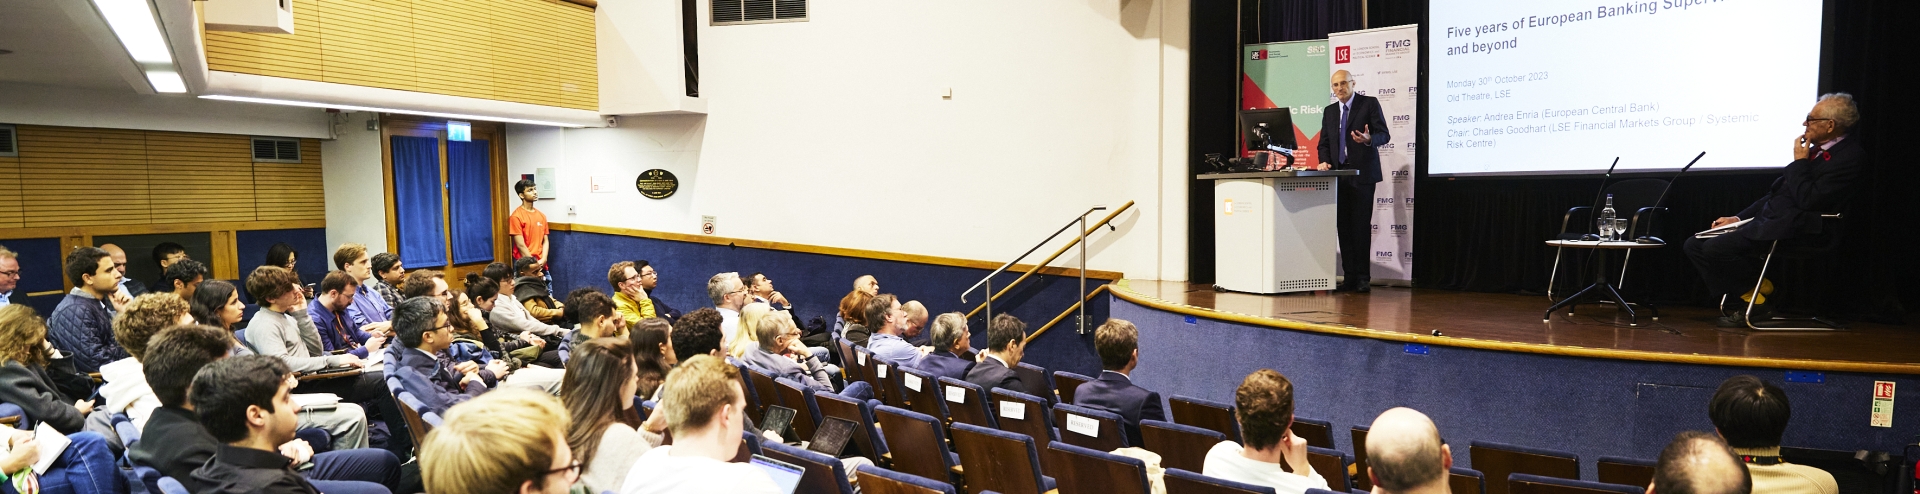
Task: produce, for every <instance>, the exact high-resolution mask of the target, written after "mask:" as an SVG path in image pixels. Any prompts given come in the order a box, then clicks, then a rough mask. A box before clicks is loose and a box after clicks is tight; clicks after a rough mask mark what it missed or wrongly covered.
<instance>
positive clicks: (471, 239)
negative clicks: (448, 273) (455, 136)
mask: <svg viewBox="0 0 1920 494" xmlns="http://www.w3.org/2000/svg"><path fill="white" fill-rule="evenodd" d="M491 156H492V149H490V148H488V147H487V141H478V140H476V141H472V142H448V143H447V187H448V190H447V197H449V198H451V199H452V202H453V204H452V206H453V207H452V208H451V212H452V213H453V263H454V264H465V263H470V262H486V261H492V260H493V225H494V218H493V200H492V194H493V192H494V189H493V174H492V169H493V164H492V162H491V160H490V159H488V158H490V157H491Z"/></svg>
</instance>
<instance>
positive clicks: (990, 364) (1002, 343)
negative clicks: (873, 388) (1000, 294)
mask: <svg viewBox="0 0 1920 494" xmlns="http://www.w3.org/2000/svg"><path fill="white" fill-rule="evenodd" d="M869 317H871V316H869ZM1026 339H1027V323H1024V322H1020V319H1019V318H1016V317H1013V316H1012V315H1010V314H1000V315H997V316H993V321H991V322H988V323H987V351H986V356H985V357H982V358H981V359H980V362H979V363H977V364H974V366H973V368H972V369H970V370H968V371H967V379H966V380H967V382H970V383H974V384H978V385H980V387H981V388H985V389H986V391H987V392H988V393H992V392H993V390H994V389H995V388H1007V389H1009V390H1013V391H1019V392H1022V393H1027V394H1030V395H1034V396H1044V395H1042V394H1041V393H1039V392H1038V391H1041V390H1040V389H1039V388H1043V387H1045V386H1046V385H1045V384H1044V383H1023V382H1020V373H1018V372H1014V371H1013V368H1014V366H1017V365H1020V358H1021V357H1024V356H1026V351H1027V344H1026Z"/></svg>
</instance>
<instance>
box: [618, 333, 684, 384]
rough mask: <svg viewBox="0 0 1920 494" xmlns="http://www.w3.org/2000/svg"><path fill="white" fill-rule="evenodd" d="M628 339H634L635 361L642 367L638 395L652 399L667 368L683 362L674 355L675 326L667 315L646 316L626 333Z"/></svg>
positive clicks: (639, 372)
mask: <svg viewBox="0 0 1920 494" xmlns="http://www.w3.org/2000/svg"><path fill="white" fill-rule="evenodd" d="M627 338H628V339H629V340H631V341H632V342H633V354H634V364H635V365H637V366H638V367H639V370H638V374H639V376H640V392H639V393H640V394H639V395H640V396H641V397H643V398H645V399H653V398H654V393H653V392H654V390H656V389H659V388H660V382H661V381H664V380H666V378H667V371H669V370H672V369H673V366H674V365H677V364H679V363H680V359H679V357H678V356H675V355H674V354H673V325H672V324H670V323H668V322H667V320H666V319H664V318H659V317H655V318H652V319H644V320H641V321H640V325H638V326H634V328H633V331H630V332H628V333H627Z"/></svg>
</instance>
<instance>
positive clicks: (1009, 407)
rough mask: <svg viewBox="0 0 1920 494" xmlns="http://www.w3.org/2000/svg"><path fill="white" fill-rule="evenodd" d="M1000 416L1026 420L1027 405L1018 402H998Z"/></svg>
mask: <svg viewBox="0 0 1920 494" xmlns="http://www.w3.org/2000/svg"><path fill="white" fill-rule="evenodd" d="M1000 416H1001V417H1002V418H1009V419H1014V420H1026V419H1027V404H1026V403H1022V402H1018V401H1002V402H1000Z"/></svg>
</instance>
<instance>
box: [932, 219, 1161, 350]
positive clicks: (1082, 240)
mask: <svg viewBox="0 0 1920 494" xmlns="http://www.w3.org/2000/svg"><path fill="white" fill-rule="evenodd" d="M1132 207H1133V201H1127V203H1126V204H1124V205H1121V206H1120V208H1119V209H1115V210H1113V212H1111V213H1108V214H1107V216H1106V217H1105V218H1101V219H1100V221H1099V222H1097V223H1095V224H1094V225H1093V229H1094V230H1097V229H1099V228H1100V227H1102V226H1107V227H1108V228H1113V227H1112V226H1111V225H1109V224H1108V223H1109V222H1111V221H1113V218H1114V217H1115V216H1118V215H1119V214H1120V213H1121V212H1124V211H1126V210H1128V209H1131V208H1132ZM1105 210H1107V207H1106V206H1094V207H1092V208H1089V209H1087V211H1086V212H1084V213H1080V216H1078V217H1076V218H1074V219H1073V221H1070V222H1067V224H1066V225H1064V226H1061V227H1060V229H1059V230H1056V231H1054V232H1053V234H1052V235H1048V236H1047V238H1046V240H1041V241H1040V243H1038V244H1034V246H1033V248H1030V249H1027V251H1026V252H1025V253H1022V254H1020V257H1015V258H1014V259H1013V260H1011V261H1007V263H1006V264H1002V265H1000V267H999V268H997V269H994V270H993V272H992V273H988V274H987V276H986V277H984V278H981V279H980V281H979V282H978V283H974V284H973V286H972V287H969V288H967V290H966V291H964V292H961V293H960V303H966V302H967V295H971V294H973V292H974V291H976V290H979V289H980V288H982V287H985V288H986V289H987V291H989V292H993V277H995V276H999V275H1000V273H1004V272H1006V271H1007V269H1009V268H1012V267H1013V266H1014V265H1015V264H1019V263H1020V261H1021V260H1024V259H1026V258H1027V256H1030V255H1033V253H1034V252H1035V251H1038V250H1040V247H1041V246H1045V245H1047V243H1048V242H1052V241H1053V239H1055V238H1059V237H1060V234H1061V233H1065V232H1066V231H1067V228H1071V227H1073V226H1074V225H1080V235H1079V236H1078V237H1075V238H1074V241H1073V242H1071V243H1068V244H1067V245H1064V246H1061V247H1060V250H1058V251H1054V253H1053V255H1052V256H1048V257H1047V259H1046V260H1045V261H1041V262H1039V263H1038V264H1034V265H1033V267H1032V268H1029V269H1027V272H1026V273H1024V274H1021V275H1020V277H1019V278H1015V279H1014V280H1013V283H1009V284H1007V286H1005V287H1002V288H1001V289H1000V291H998V292H993V293H992V295H990V296H988V297H987V300H986V301H984V302H982V303H981V305H980V306H979V307H977V308H975V309H974V310H973V311H972V312H969V313H968V314H967V317H969V318H971V317H973V314H975V313H978V312H980V311H981V310H985V311H986V317H987V320H989V321H991V320H993V300H994V299H996V298H1000V296H1001V295H1005V294H1007V292H1008V291H1011V290H1012V289H1013V287H1014V286H1017V285H1019V284H1020V282H1022V281H1026V279H1027V278H1029V277H1031V276H1033V274H1034V273H1037V272H1039V271H1040V269H1041V268H1044V267H1046V265H1047V263H1050V262H1053V260H1054V259H1058V258H1059V257H1060V255H1061V254H1064V253H1066V251H1067V249H1069V248H1072V247H1073V246H1075V245H1078V246H1080V273H1079V274H1080V295H1081V297H1083V298H1084V297H1085V296H1086V295H1087V242H1086V241H1087V234H1088V233H1092V230H1089V229H1088V228H1087V215H1090V214H1093V213H1094V212H1095V211H1105ZM1086 319H1087V318H1086V308H1085V307H1081V308H1080V332H1081V333H1085V332H1086Z"/></svg>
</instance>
